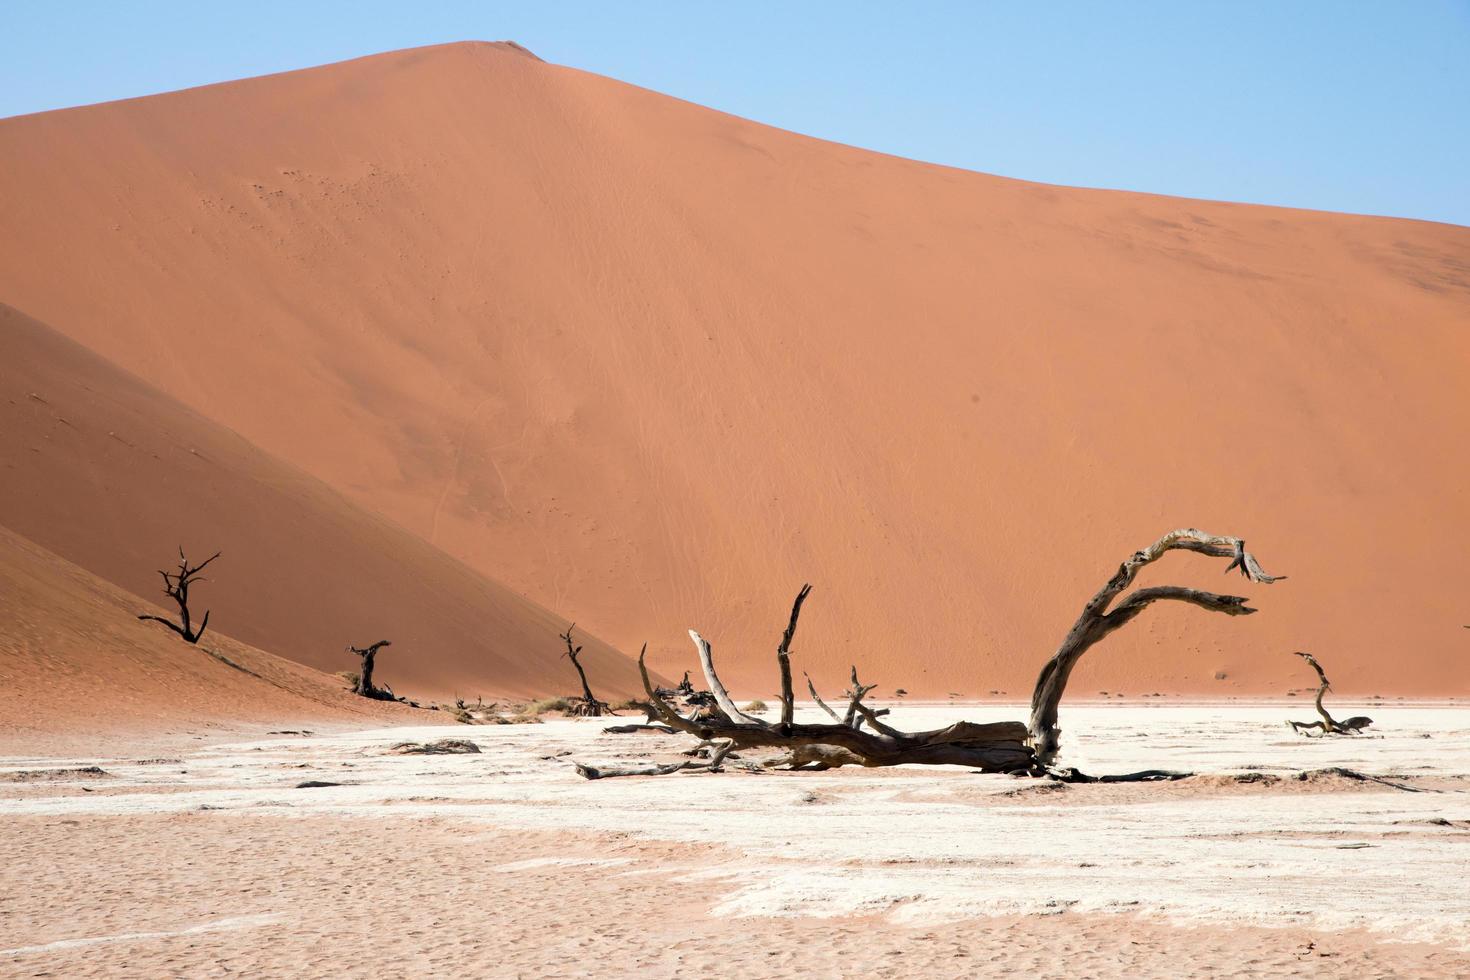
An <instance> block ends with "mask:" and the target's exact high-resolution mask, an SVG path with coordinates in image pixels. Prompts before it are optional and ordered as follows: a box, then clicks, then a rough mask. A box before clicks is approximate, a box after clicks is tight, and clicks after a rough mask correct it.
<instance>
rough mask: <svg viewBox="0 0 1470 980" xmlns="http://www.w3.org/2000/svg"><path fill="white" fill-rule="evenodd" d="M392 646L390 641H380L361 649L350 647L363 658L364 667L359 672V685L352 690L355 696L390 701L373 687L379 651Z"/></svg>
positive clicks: (351, 650) (350, 649) (349, 648)
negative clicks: (375, 662) (375, 664)
mask: <svg viewBox="0 0 1470 980" xmlns="http://www.w3.org/2000/svg"><path fill="white" fill-rule="evenodd" d="M392 645H393V644H392V643H390V642H389V641H388V640H379V641H378V642H377V643H374V644H373V645H372V646H369V647H361V648H359V647H354V646H349V647H348V648H347V649H348V650H349V651H350V652H352V653H355V654H357V655H358V656H359V657H361V658H362V667H361V669H359V670H358V672H357V684H356V685H355V686H354V687H353V688H352V693H353V694H357V695H361V696H362V697H365V698H373V699H374V700H377V701H386V700H389V698H388V697H387V696H386V695H385V694H384V692H382V691H380V690H378V689H377V688H376V687H374V686H373V664H374V661H375V660H376V659H377V656H378V651H379V650H381V649H382V648H383V647H390V646H392Z"/></svg>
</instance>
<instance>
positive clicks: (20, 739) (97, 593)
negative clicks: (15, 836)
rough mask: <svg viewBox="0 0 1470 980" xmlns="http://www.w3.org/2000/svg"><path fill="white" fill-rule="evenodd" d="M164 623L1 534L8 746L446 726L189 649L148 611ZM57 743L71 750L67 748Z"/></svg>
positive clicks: (247, 657) (224, 645)
mask: <svg viewBox="0 0 1470 980" xmlns="http://www.w3.org/2000/svg"><path fill="white" fill-rule="evenodd" d="M139 610H143V611H148V612H155V613H157V612H161V611H162V610H161V609H159V608H155V607H153V606H152V605H151V604H148V603H140V602H138V601H137V599H136V598H135V597H133V596H131V595H129V594H128V593H126V592H124V591H123V590H121V589H119V588H117V587H116V586H114V585H112V584H110V583H108V582H104V581H102V580H101V579H99V578H97V577H96V576H95V575H92V574H91V573H89V572H86V571H83V570H82V569H80V568H78V567H77V566H75V565H73V564H71V563H70V562H68V561H65V560H63V559H61V558H59V557H57V556H56V555H54V554H52V553H51V552H49V551H46V550H45V549H44V548H40V547H38V546H37V545H35V544H34V543H32V542H30V541H27V540H26V539H25V538H23V537H21V536H20V535H18V534H15V533H13V532H11V531H8V530H6V529H5V528H0V621H3V622H4V624H5V628H4V629H3V630H0V745H3V746H4V750H5V751H6V752H7V753H16V752H25V751H28V750H32V749H33V748H34V749H35V750H38V751H42V752H44V753H46V754H54V753H55V752H56V751H58V749H59V748H61V747H62V746H64V745H65V744H66V743H67V740H68V738H69V739H70V741H71V742H72V743H73V744H75V745H76V746H77V747H78V749H79V750H81V751H86V752H96V751H97V749H98V746H99V744H101V743H100V742H99V737H101V736H107V735H112V734H118V735H121V734H125V733H130V732H136V731H139V730H147V731H149V732H152V733H155V734H163V733H169V732H171V733H173V734H177V735H180V736H185V735H186V734H187V733H207V732H209V731H210V730H211V729H216V730H217V729H220V728H226V727H230V726H238V725H242V724H247V725H248V724H252V723H254V724H259V723H261V722H276V721H294V720H300V719H309V720H312V721H332V720H335V721H339V722H341V721H346V722H354V723H356V725H357V727H363V726H366V725H384V724H394V723H398V724H402V723H405V722H417V723H419V724H429V723H431V722H432V720H433V719H443V718H444V716H443V715H441V714H434V713H432V712H429V711H415V710H413V709H411V708H408V707H406V706H403V705H398V704H385V703H383V702H374V701H367V700H364V699H363V698H359V697H354V696H352V695H351V694H350V693H348V691H347V690H346V689H345V688H344V687H343V685H342V682H341V681H340V680H338V679H337V678H335V677H332V676H331V675H329V674H324V673H321V672H320V671H316V670H312V669H311V668H310V667H304V666H302V665H300V664H296V663H292V662H291V661H289V660H283V659H282V658H280V657H277V656H273V655H272V654H269V653H265V652H263V651H261V650H257V649H256V648H255V647H252V646H248V645H246V644H244V643H239V642H237V641H235V640H232V639H230V638H229V637H227V636H225V635H224V634H221V633H210V632H207V633H205V634H204V636H203V638H201V640H200V642H199V645H198V646H190V645H189V644H187V643H185V642H183V641H182V640H180V639H178V638H177V637H175V636H173V635H172V634H170V633H168V632H167V631H166V630H164V629H162V628H161V627H159V626H157V625H154V624H148V623H142V622H139V621H138V620H137V619H136V618H135V614H136V612H137V611H139ZM58 736H60V737H61V742H60V743H59V742H58Z"/></svg>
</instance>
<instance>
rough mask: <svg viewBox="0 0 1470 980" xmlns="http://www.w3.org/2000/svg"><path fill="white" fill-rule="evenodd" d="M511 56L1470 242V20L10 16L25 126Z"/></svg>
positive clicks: (838, 10) (260, 8)
mask: <svg viewBox="0 0 1470 980" xmlns="http://www.w3.org/2000/svg"><path fill="white" fill-rule="evenodd" d="M505 38H509V39H512V40H515V41H519V42H520V43H521V44H524V45H525V46H526V47H528V48H530V49H531V50H532V51H534V52H536V53H537V54H538V55H540V56H541V57H543V58H545V59H546V60H548V61H554V62H557V63H560V64H565V65H571V66H574V67H577V68H583V69H586V70H588V71H593V72H597V73H599V74H604V75H610V76H612V77H614V78H619V79H622V80H624V81H628V82H633V83H635V84H638V85H643V86H646V87H648V88H652V89H656V90H658V91H661V92H666V93H669V94H671V95H676V96H679V97H681V98H684V99H689V100H690V101H693V102H699V103H702V104H704V105H710V106H714V107H716V108H719V109H723V110H725V111H727V112H733V113H736V114H738V115H741V116H746V117H749V118H751V119H755V120H759V121H760V122H765V123H770V124H772V125H776V126H781V127H784V128H787V129H792V130H796V131H798V132H802V133H809V134H811V135H814V136H821V137H825V138H827V139H833V140H839V141H841V142H844V143H851V144H855V145H857V146H864V147H870V148H872V149H877V150H883V151H886V152H889V153H897V154H901V155H903V156H908V157H915V158H918V159H921V160H931V161H935V162H938V163H946V164H951V165H954V166H960V167H966V168H970V169H973V170H983V171H986V172H989V173H997V174H1006V175H1009V176H1015V177H1025V178H1028V179H1031V180H1041V181H1048V182H1052V183H1060V184H1076V185H1085V186H1094V187H1118V188H1127V189H1130V190H1145V191H1155V192H1159V193H1164V194H1181V195H1187V196H1191V197H1207V198H1218V199H1224V200H1236V201H1255V202H1261V203H1267V204H1285V205H1291V206H1296V207H1308V208H1324V209H1328V210H1333V211H1355V212H1363V213H1369V214H1391V215H1400V216H1406V217H1416V218H1428V219H1432V220H1437V221H1449V222H1453V223H1456V224H1462V225H1470V0H1377V2H1367V0H1256V2H1252V0H1236V2H1206V0H1169V2H1143V0H1138V2H1127V0H1118V2H1111V3H1099V2H1064V0H1052V2H1047V3H1040V2H1016V3H999V2H983V0H973V2H954V3H943V2H930V3H924V2H903V3H899V2H892V3H876V2H861V0H854V2H847V3H833V2H816V0H806V2H758V0H742V2H727V3H714V2H689V0H685V2H678V3H675V2H672V0H670V2H628V3H615V2H612V0H604V2H592V3H582V2H566V3H557V2H552V0H525V2H519V3H510V2H488V0H481V2H469V0H443V2H434V0H420V2H407V0H398V2H380V0H359V2H352V3H348V2H334V0H296V2H278V0H254V2H250V3H233V2H225V0H194V2H188V3H184V2H162V0H156V2H151V0H132V2H122V0H71V2H64V0H0V116H8V115H15V114H19V113H25V112H36V111H40V110H44V109H54V108H59V107H62V106H69V105H78V104H82V103H87V102H99V101H105V100H109V99H118V98H126V97H129V96H134V95H144V94H148V93H152V92H160V91H166V90H169V89H176V88H184V87H187V86H190V85H199V84H204V83H207V82H214V81H222V80H225V79H229V78H239V77H243V76H247V75H257V74H264V73H267V72H273V71H282V70H286V69H290V68H302V67H307V66H310V65H314V64H321V63H324V62H328V61H337V60H341V59H343V58H350V57H355V56H358V55H363V54H371V53H374V52H378V51H386V50H391V49H394V48H403V47H412V46H415V45H421V44H434V43H438V42H442V41H456V40H467V39H476V40H501V39H505Z"/></svg>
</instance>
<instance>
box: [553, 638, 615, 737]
mask: <svg viewBox="0 0 1470 980" xmlns="http://www.w3.org/2000/svg"><path fill="white" fill-rule="evenodd" d="M576 628H577V624H576V623H572V624H571V625H570V626H568V627H567V631H566V632H565V633H562V634H561V638H562V640H564V641H565V642H566V645H567V651H566V653H565V654H563V656H565V657H566V658H567V659H568V660H570V661H571V662H572V666H573V667H575V668H577V677H578V679H579V680H581V682H582V696H581V697H579V698H568V699H567V700H568V701H569V702H571V707H570V708H568V709H567V714H569V715H571V716H573V717H576V718H600V717H602V716H603V715H613V714H617V712H615V711H613V709H612V707H611V706H609V705H608V703H607V702H606V701H599V700H597V698H596V697H595V696H594V695H593V693H592V688H591V687H589V686H588V685H587V671H585V670H583V669H582V661H580V660H578V659H577V657H578V655H579V654H581V652H582V648H581V647H580V646H577V645H574V644H573V643H572V630H574V629H576Z"/></svg>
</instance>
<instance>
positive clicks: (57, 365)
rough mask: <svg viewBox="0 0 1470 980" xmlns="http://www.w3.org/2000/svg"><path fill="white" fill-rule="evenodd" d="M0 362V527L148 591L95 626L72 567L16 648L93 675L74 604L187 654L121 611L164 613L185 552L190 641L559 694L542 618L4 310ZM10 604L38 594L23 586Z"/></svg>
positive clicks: (442, 688) (617, 665)
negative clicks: (40, 626)
mask: <svg viewBox="0 0 1470 980" xmlns="http://www.w3.org/2000/svg"><path fill="white" fill-rule="evenodd" d="M0 364H3V365H4V368H3V370H0V474H3V476H0V525H5V526H8V527H9V528H10V529H11V530H13V531H15V532H18V533H20V534H23V535H25V536H26V537H28V538H29V539H31V540H32V541H34V542H37V543H39V544H41V545H42V546H44V547H46V548H49V549H51V550H52V551H54V552H56V553H57V554H59V555H61V556H63V557H64V558H66V559H69V560H71V561H72V562H75V563H76V564H78V565H80V566H82V567H83V568H86V569H87V570H89V571H91V572H94V573H96V574H98V575H100V576H102V577H103V578H105V579H108V580H110V581H111V582H114V583H117V584H119V585H121V586H123V587H125V588H126V589H128V590H129V591H131V592H132V593H134V595H138V596H146V597H147V598H148V602H146V603H145V602H142V601H139V600H136V599H135V600H133V601H132V602H131V604H124V605H127V608H126V609H123V610H121V611H120V615H121V619H120V620H119V623H118V624H113V625H106V624H99V623H96V622H93V620H98V619H99V616H98V615H94V614H93V613H92V612H88V611H89V610H92V611H93V612H95V607H96V604H97V602H103V601H105V602H106V603H107V605H108V609H109V610H111V609H112V607H115V606H117V605H118V604H119V603H118V602H116V601H114V599H115V597H114V595H113V593H108V594H107V595H106V596H103V597H101V598H99V599H97V600H96V601H95V602H94V601H93V600H91V599H88V598H87V597H86V596H85V595H84V594H82V593H84V592H85V588H83V586H81V585H78V584H76V583H77V582H79V581H80V579H79V578H78V576H79V575H80V574H81V573H77V574H76V575H71V577H70V578H69V579H68V583H69V585H68V588H67V590H66V594H65V595H63V596H57V597H55V598H54V599H51V600H47V601H46V602H45V603H43V605H44V607H45V608H46V609H47V611H48V612H47V616H46V617H44V619H43V618H38V619H36V621H37V622H43V621H45V620H54V621H55V623H56V624H57V625H56V628H57V630H58V632H56V633H55V636H57V637H59V638H60V639H59V641H58V644H59V645H58V646H57V648H56V649H55V650H53V649H52V648H51V645H50V643H49V641H48V635H49V634H45V635H38V636H37V637H35V639H36V641H37V642H36V645H35V646H34V647H33V649H36V650H38V651H41V652H43V653H46V654H48V655H50V654H53V653H54V654H55V655H56V656H62V657H67V656H73V657H75V659H76V663H77V664H89V663H95V664H97V665H98V670H99V671H101V670H102V669H103V667H104V666H106V667H107V669H111V666H109V665H110V663H111V662H110V661H109V660H107V657H109V656H112V655H113V654H115V653H118V651H115V650H113V651H109V650H94V649H92V648H91V647H90V646H88V648H87V649H86V650H78V649H76V644H75V643H73V642H72V640H71V639H70V637H71V635H72V634H71V633H69V632H68V627H67V626H66V622H67V620H68V619H69V618H71V616H72V615H73V614H72V613H69V612H68V611H67V604H68V603H73V602H75V603H80V604H81V605H82V607H84V608H83V610H82V618H83V619H84V620H86V626H85V628H86V629H88V630H94V631H97V630H100V631H102V632H103V633H104V634H105V635H107V636H114V635H116V636H122V637H125V638H127V639H126V642H128V643H130V644H133V645H134V646H136V645H137V644H138V643H140V642H142V641H140V640H137V639H136V638H135V634H136V633H137V632H138V628H140V627H141V628H142V629H143V631H144V632H146V633H157V635H158V639H159V644H160V645H159V646H158V647H157V648H158V649H171V648H172V647H173V646H187V645H186V644H184V643H183V642H182V641H181V640H179V639H177V638H175V637H173V635H172V634H170V633H168V632H167V631H166V630H165V629H164V628H163V627H161V626H158V625H156V624H154V625H151V626H148V625H146V624H138V627H134V626H131V625H129V622H130V621H131V620H132V616H131V615H128V614H129V613H138V612H144V611H147V610H146V609H145V608H144V607H145V606H147V605H150V604H152V603H154V602H158V603H162V604H163V605H165V606H166V607H167V608H168V610H169V612H170V615H172V614H173V613H174V612H175V611H176V609H175V607H174V605H173V603H172V601H171V600H170V599H168V598H167V597H166V596H164V595H163V594H162V588H161V582H160V579H159V577H158V574H157V572H156V571H155V569H158V568H172V567H173V563H174V562H175V561H176V559H177V553H176V551H175V550H174V549H176V548H177V547H178V546H179V545H183V546H184V547H185V548H186V549H187V551H188V553H189V555H190V557H192V558H195V559H202V558H206V557H208V556H209V554H210V553H211V552H213V551H215V550H220V551H223V552H224V555H223V557H222V558H220V560H219V561H218V562H216V563H215V564H213V565H211V566H210V568H209V571H208V572H207V573H206V574H207V578H208V579H209V581H208V582H207V583H203V584H200V585H198V586H196V588H195V590H194V592H193V599H194V604H193V605H192V608H193V610H194V615H195V620H196V622H197V620H198V617H199V616H200V615H201V614H202V612H203V610H204V609H205V608H208V609H211V610H212V615H211V616H210V622H209V632H208V633H206V634H205V637H206V639H209V638H210V637H211V635H212V634H214V633H216V632H218V633H219V634H221V635H228V636H229V637H232V638H234V639H235V640H239V641H242V642H243V643H249V644H254V645H255V646H258V647H260V648H262V649H264V650H269V651H271V653H273V654H280V655H285V656H288V657H291V658H293V659H295V660H298V661H300V662H302V663H304V664H309V665H311V666H313V667H317V668H320V669H322V670H326V671H337V670H355V669H356V667H357V658H356V657H354V656H353V655H351V654H350V653H347V652H345V650H344V648H345V647H346V646H347V644H348V643H353V644H356V645H358V646H363V645H365V644H367V643H371V642H373V641H375V640H378V639H383V638H388V639H391V640H392V641H393V646H392V647H390V648H389V649H387V650H385V651H384V652H383V653H382V654H381V655H380V656H379V658H378V676H379V680H380V681H382V682H385V683H387V684H390V685H392V686H393V688H394V689H395V690H396V691H397V692H398V693H399V694H403V695H407V696H409V697H422V696H431V695H432V696H443V697H447V696H449V695H452V694H454V693H456V692H457V693H458V694H459V695H460V696H468V697H470V698H471V699H473V698H474V697H476V696H477V695H480V694H487V695H488V694H492V693H494V694H507V693H508V694H533V693H542V694H544V693H547V692H550V691H557V692H563V693H572V692H574V691H576V690H577V680H576V675H575V674H574V673H573V672H572V670H571V667H570V666H569V665H568V664H567V662H566V661H565V660H564V659H561V657H560V646H561V644H560V641H559V640H558V639H557V633H558V632H560V631H561V630H563V629H565V627H566V623H565V621H564V620H562V619H561V618H560V617H558V616H556V615H554V614H552V613H550V612H548V611H547V610H545V609H542V608H541V607H539V606H537V605H535V604H534V603H532V602H530V601H529V600H526V599H523V598H521V597H520V596H517V595H514V594H512V593H511V592H510V591H508V590H507V589H505V588H504V587H503V586H500V585H498V584H496V583H494V582H489V581H486V580H485V579H484V578H482V577H481V576H479V575H477V574H475V573H474V572H471V571H470V570H468V569H466V568H464V567H463V566H462V565H460V564H459V563H458V562H456V561H455V560H454V559H452V558H450V557H448V556H447V555H445V554H444V553H443V552H441V551H438V550H437V549H435V548H431V547H429V546H428V545H426V544H424V543H423V542H422V541H420V540H419V539H418V538H416V537H414V536H413V535H411V534H408V533H406V532H404V531H403V530H402V529H401V528H398V527H395V526H393V525H392V524H391V523H389V522H388V521H385V520H383V519H381V518H378V517H373V516H370V515H368V514H365V513H364V512H362V511H361V510H359V509H358V508H357V507H356V506H354V505H353V504H351V503H349V502H347V501H346V500H344V499H342V497H340V496H339V495H338V494H336V493H335V492H333V491H332V490H330V489H328V488H327V487H325V486H323V485H322V484H321V483H320V482H319V481H317V480H315V479H314V478H312V477H310V476H308V475H306V474H304V473H302V472H300V471H298V470H296V469H295V468H294V467H291V466H287V465H283V464H281V463H279V462H277V461H276V460H273V459H271V458H270V457H268V456H266V455H265V454H264V453H262V452H260V451H259V450H258V449H256V448H255V447H253V446H251V445H250V444H249V443H247V442H246V441H245V440H243V439H241V438H240V437H239V436H237V435H236V434H234V433H233V432H230V431H228V430H226V429H223V428H221V427H219V426H218V425H215V424H214V423H212V422H210V421H208V420H206V419H204V418H201V417H200V416H198V415H197V414H195V413H194V412H192V411H190V410H189V409H187V408H184V407H183V406H181V405H179V404H178V403H177V402H175V401H174V400H173V399H171V398H169V397H168V396H166V395H162V394H160V393H158V392H157V391H154V390H152V389H150V388H149V387H148V386H147V385H145V384H143V383H142V382H140V381H138V380H137V379H136V378H133V377H129V376H128V375H126V374H124V373H123V372H121V371H119V370H118V369H117V368H116V367H114V366H112V365H110V364H108V363H107V362H106V361H104V360H102V359H101V358H99V357H97V356H96V355H95V354H92V353H90V352H89V351H87V350H86V349H84V348H82V347H79V346H77V345H76V344H75V343H73V342H72V341H70V340H68V339H66V338H65V337H62V336H60V335H59V334H57V333H55V332H54V331H51V330H48V329H47V328H46V327H45V326H44V325H42V324H40V323H37V322H35V321H34V320H31V319H30V318H28V317H25V316H23V315H21V314H20V313H17V312H16V311H14V310H12V309H9V308H8V307H4V306H0ZM58 560H59V559H58ZM8 574H10V575H12V576H19V575H20V574H21V573H20V571H18V570H16V569H13V568H12V569H10V570H9V572H8ZM27 591H28V594H30V593H34V594H35V595H34V596H33V601H36V602H41V601H42V599H41V591H43V590H38V589H36V588H35V583H34V582H33V583H31V586H30V587H28V590H27ZM9 601H10V602H11V603H12V604H15V603H16V602H17V601H18V600H16V599H15V598H14V597H11V599H10V600H9ZM19 612H20V611H19V610H17V613H16V614H17V615H19ZM0 622H3V623H4V626H3V627H0V643H4V642H8V641H10V640H12V639H13V637H12V636H10V633H11V631H12V626H13V623H12V621H11V619H10V618H9V616H7V617H5V618H3V619H0ZM123 627H126V629H123ZM585 642H586V644H587V651H586V653H585V654H584V656H585V657H586V659H587V669H588V671H589V673H590V674H591V675H592V678H593V679H594V681H595V682H597V685H598V688H599V693H602V692H603V691H606V692H607V693H608V694H624V693H630V692H631V691H633V690H634V688H635V687H637V686H638V685H637V681H636V671H635V670H634V669H633V666H632V664H631V663H630V662H629V661H628V660H627V658H625V657H623V656H621V655H620V654H618V653H617V652H616V651H613V650H611V649H609V648H608V647H607V646H606V645H605V644H603V643H601V642H600V641H598V640H596V639H593V638H591V637H588V638H586V641H585ZM105 645H106V644H105V643H104V644H103V646H105ZM145 645H146V644H145ZM99 658H100V659H99ZM29 681H31V682H34V683H35V684H39V685H40V686H41V687H44V686H45V684H46V678H45V676H44V675H37V676H31V677H30V678H29ZM7 686H8V685H7ZM24 686H25V689H26V690H27V691H30V692H31V693H32V694H35V693H36V692H35V690H34V689H33V687H34V685H33V684H31V683H28V684H26V685H24ZM202 696H203V695H201V697H202Z"/></svg>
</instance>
